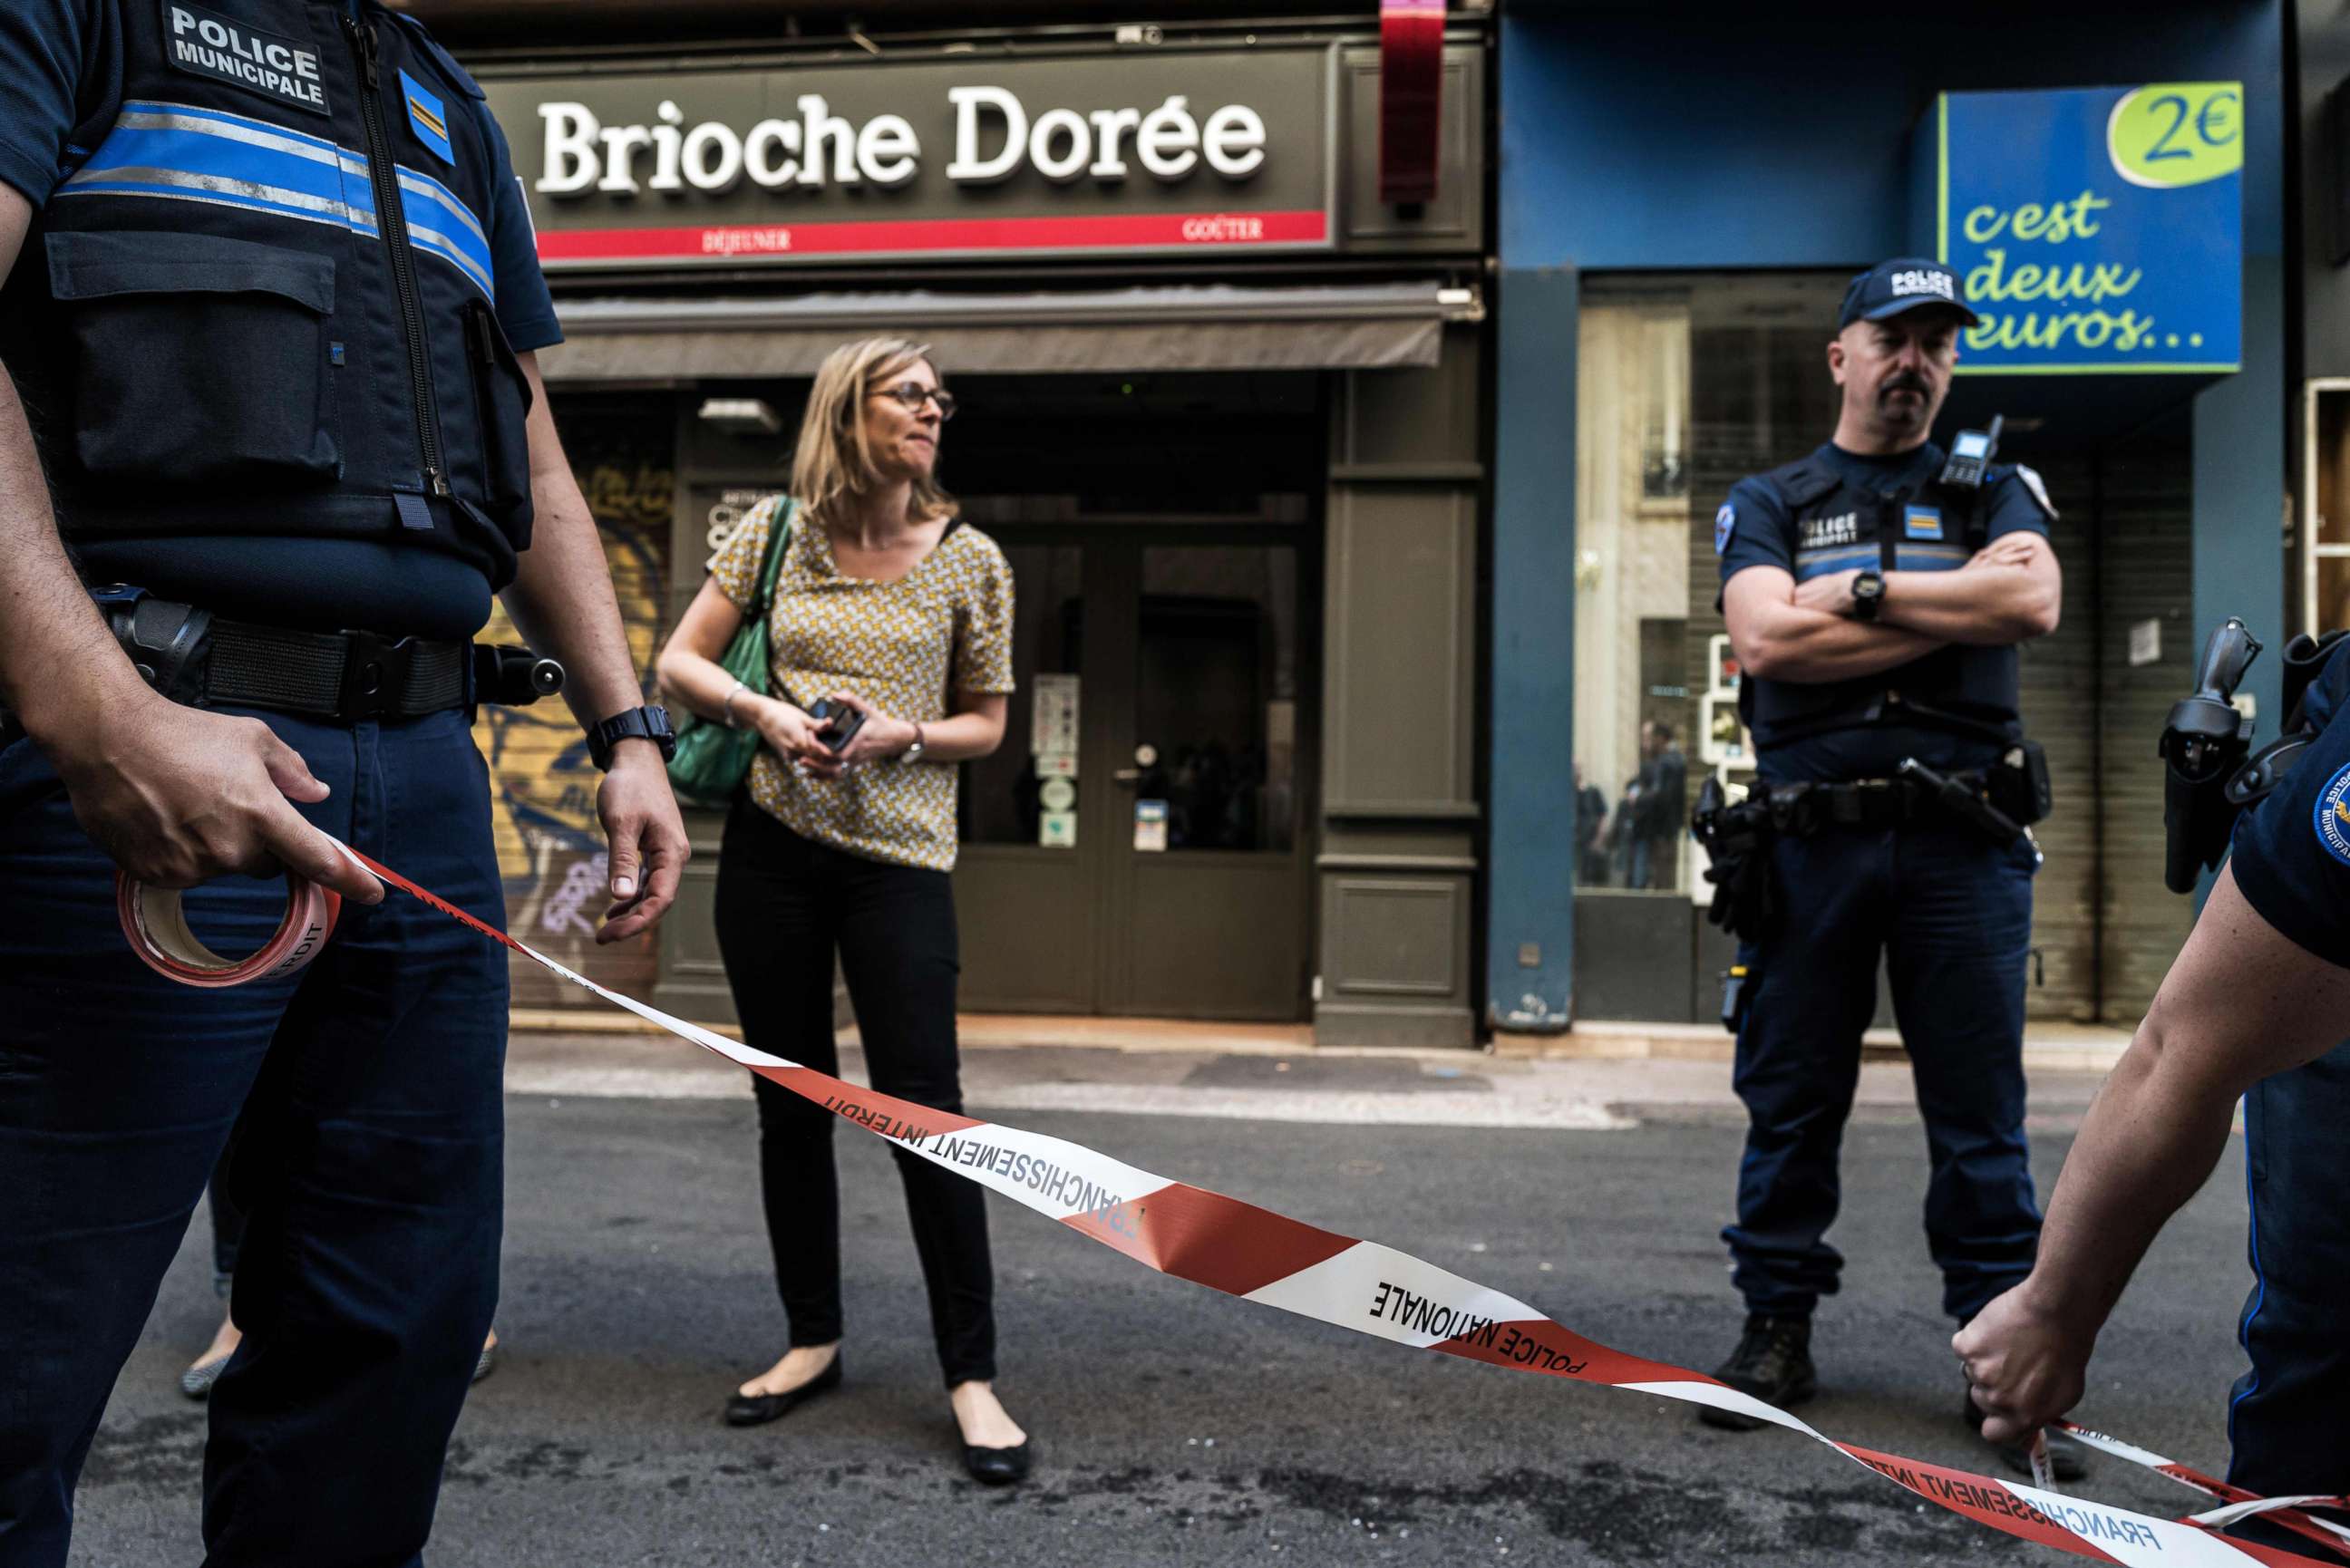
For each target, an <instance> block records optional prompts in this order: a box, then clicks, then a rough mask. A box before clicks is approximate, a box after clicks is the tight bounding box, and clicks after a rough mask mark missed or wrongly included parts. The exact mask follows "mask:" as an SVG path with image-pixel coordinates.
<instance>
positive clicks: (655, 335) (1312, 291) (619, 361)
mask: <svg viewBox="0 0 2350 1568" xmlns="http://www.w3.org/2000/svg"><path fill="white" fill-rule="evenodd" d="M556 314H557V315H558V316H559V317H561V319H562V322H563V331H564V337H565V341H564V342H563V343H562V344H560V345H559V346H557V347H555V348H546V349H542V350H541V351H540V353H539V364H540V368H541V369H542V370H543V371H544V373H545V374H546V379H548V380H549V381H559V382H573V383H577V382H595V381H685V380H702V379H727V378H746V379H758V378H769V377H793V376H812V375H814V374H815V373H816V366H817V365H818V363H820V362H821V361H822V360H823V358H824V357H825V356H826V355H827V354H828V353H830V352H831V351H832V350H833V349H834V348H837V347H838V346H839V345H840V344H842V343H844V342H846V341H847V340H849V339H851V338H855V337H869V336H872V335H875V334H887V335H889V336H892V337H912V338H915V339H917V340H918V341H920V342H924V343H928V344H930V345H931V349H932V352H933V353H935V354H936V355H937V356H938V358H939V362H940V363H941V365H942V366H944V367H945V368H946V369H947V370H948V371H949V372H950V373H951V374H957V375H974V374H986V373H990V372H993V373H999V374H1013V373H1035V372H1054V371H1111V372H1118V371H1129V370H1360V369H1402V368H1409V367H1427V366H1432V365H1434V364H1435V363H1436V362H1437V356H1438V353H1439V349H1440V340H1441V338H1442V336H1443V330H1444V327H1445V324H1446V323H1448V322H1454V321H1477V320H1481V319H1482V318H1483V315H1484V303H1483V300H1482V297H1481V296H1480V294H1479V291H1477V290H1476V289H1473V288H1450V287H1441V286H1438V285H1436V284H1433V283H1418V284H1360V285H1347V286H1328V287H1297V288H1235V287H1223V286H1201V287H1193V288H1125V289H1111V290H1104V291H1096V292H1087V293H1067V294H935V293H921V292H910V293H903V294H879V293H877V294H812V295H803V296H797V297H794V298H785V299H755V298H736V299H723V298H720V299H712V298H681V297H676V296H670V297H661V298H629V299H576V300H568V301H565V302H562V303H560V304H558V305H557V306H556Z"/></svg>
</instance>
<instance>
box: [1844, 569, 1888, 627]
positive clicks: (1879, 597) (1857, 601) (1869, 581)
mask: <svg viewBox="0 0 2350 1568" xmlns="http://www.w3.org/2000/svg"><path fill="white" fill-rule="evenodd" d="M1884 607H1885V574H1884V573H1883V572H1862V573H1860V574H1858V575H1857V576H1855V577H1854V578H1853V579H1852V618H1853V619H1855V620H1866V621H1874V620H1875V619H1876V618H1877V611H1878V610H1880V609H1883V608H1884Z"/></svg>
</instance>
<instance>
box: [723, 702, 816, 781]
mask: <svg viewBox="0 0 2350 1568" xmlns="http://www.w3.org/2000/svg"><path fill="white" fill-rule="evenodd" d="M734 709H735V711H737V712H743V711H745V710H748V713H747V716H748V717H749V719H750V721H751V726H752V728H754V729H755V730H757V731H758V732H759V738H760V739H761V740H762V741H764V742H766V743H767V747H768V749H769V750H771V751H773V752H774V753H775V755H777V756H779V757H781V758H783V759H784V761H785V763H789V764H791V765H792V766H793V767H795V768H799V769H803V770H805V771H806V772H807V773H809V774H814V775H815V776H816V777H817V778H820V779H837V778H838V777H839V776H840V774H841V764H840V759H839V758H837V757H836V756H834V755H833V754H832V748H830V747H829V746H827V745H826V744H825V743H824V742H822V741H820V740H818V739H816V730H817V725H816V721H815V720H814V719H811V718H809V717H808V716H807V715H806V713H804V712H802V711H800V710H799V709H797V708H795V707H794V706H792V705H791V704H790V703H789V702H783V701H777V700H776V699H775V698H773V697H761V698H757V699H753V698H749V697H737V698H736V699H734Z"/></svg>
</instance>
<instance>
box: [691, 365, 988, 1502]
mask: <svg viewBox="0 0 2350 1568" xmlns="http://www.w3.org/2000/svg"><path fill="white" fill-rule="evenodd" d="M954 407H955V404H954V395H953V394H952V393H951V392H949V391H948V390H947V389H945V388H944V387H943V386H942V385H941V383H940V380H939V373H938V370H937V368H936V367H935V366H933V365H932V364H931V360H930V358H929V356H928V351H927V350H926V349H924V348H920V347H918V346H916V345H914V344H911V343H907V342H902V341H899V340H897V339H894V338H871V339H868V340H866V341H864V342H860V343H852V344H849V345H847V346H845V347H843V348H837V349H835V350H834V351H833V353H832V354H831V355H830V356H829V357H828V358H826V360H825V362H824V364H823V366H822V367H821V368H820V369H818V370H817V372H816V384H815V386H814V388H813V389H811V390H810V392H809V395H808V403H807V411H806V415H805V417H804V418H803V420H802V421H801V424H800V435H799V443H798V446H797V449H796V450H795V453H794V456H793V460H792V481H791V485H792V487H791V495H792V498H793V499H794V500H795V501H796V502H797V503H798V505H797V508H796V510H795V511H787V509H786V508H785V507H784V505H783V504H782V502H783V498H782V497H780V496H778V497H773V498H770V500H769V501H767V502H766V503H764V504H762V505H760V506H759V507H758V508H757V509H755V510H754V512H753V513H752V514H750V516H749V517H747V518H746V519H745V520H744V522H743V525H742V526H741V527H740V528H738V529H737V530H736V531H735V533H734V534H733V535H731V536H730V537H729V538H728V540H727V542H726V544H725V545H724V546H723V547H722V548H721V549H720V551H719V553H718V555H717V556H716V558H715V559H714V560H713V561H712V564H711V576H710V580H709V581H707V582H705V583H704V584H703V585H702V592H701V594H700V595H699V596H698V597H696V598H695V599H694V601H693V604H692V606H691V607H690V608H689V609H688V610H687V611H686V614H685V618H684V619H683V620H682V621H681V623H680V624H679V626H678V628H677V632H676V635H675V636H674V637H673V638H672V639H671V641H670V645H669V647H668V649H666V650H665V651H664V652H663V654H662V655H661V658H660V678H661V684H662V686H663V688H664V689H665V690H666V691H668V692H669V693H670V694H671V697H672V698H673V699H674V700H675V701H681V702H683V703H684V704H685V705H686V706H687V707H688V708H691V710H692V711H695V712H696V713H699V714H701V715H702V716H703V717H705V718H708V719H712V720H715V721H717V722H723V723H732V724H740V725H748V726H751V727H753V728H754V729H756V730H757V731H758V732H759V735H760V738H761V739H762V741H764V745H763V746H762V747H761V748H760V752H759V754H758V757H757V759H756V760H755V761H754V763H753V764H752V768H751V774H750V778H749V780H748V782H747V784H745V786H744V788H743V791H742V793H741V794H738V795H737V796H736V798H735V801H734V805H733V812H732V814H731V815H729V817H728V819H727V823H726V829H725V836H724V838H723V841H722V843H721V845H720V848H719V856H718V885H717V925H718V945H719V950H720V954H721V956H722V957H723V960H724V961H725V966H726V975H727V981H728V983H729V985H730V986H731V987H732V988H733V994H734V1005H735V1010H736V1014H737V1016H738V1017H739V1018H740V1019H741V1021H742V1025H743V1038H744V1040H745V1041H747V1042H748V1043H749V1044H752V1045H753V1046H754V1047H756V1048H758V1049H760V1050H764V1051H767V1052H771V1053H773V1054H775V1055H779V1056H784V1057H788V1058H789V1059H791V1060H792V1061H795V1062H798V1063H802V1064H806V1065H808V1066H811V1067H815V1068H816V1069H818V1070H820V1071H822V1072H826V1073H836V1072H837V1070H838V1063H839V1057H838V1050H837V1044H836V1043H835V1040H834V1033H833V1021H832V1008H833V1002H832V981H833V963H834V956H835V954H836V953H837V955H838V958H839V963H840V969H841V972H842V973H843V974H844V975H845V976H846V977H847V981H848V993H849V999H850V1001H851V1002H853V1003H854V1005H855V1007H856V1010H857V1022H858V1031H859V1033H860V1036H861V1038H862V1041H863V1044H864V1048H865V1060H866V1067H867V1070H868V1073H869V1074H870V1075H871V1080H872V1084H873V1086H874V1087H875V1088H876V1089H879V1090H880V1091H881V1092H882V1093H884V1094H888V1095H893V1096H898V1097H899V1098H900V1099H906V1100H911V1101H913V1102H915V1103H916V1104H919V1105H923V1106H931V1107H934V1108H936V1109H939V1110H942V1111H948V1112H952V1113H957V1114H960V1113H961V1111H962V1083H961V1075H960V1064H959V1062H958V1060H957V1051H956V1041H955V982H956V976H957V973H958V971H959V970H960V967H961V963H960V959H959V957H958V951H957V937H956V930H955V909H954V895H953V891H952V888H951V885H950V882H949V873H950V872H951V870H952V869H953V867H954V862H955V845H956V835H955V801H956V790H957V769H956V766H955V764H956V763H961V762H963V761H965V760H967V759H971V758H975V757H983V756H987V755H989V754H990V753H993V752H994V751H995V749H996V748H997V747H998V746H999V745H1001V744H1002V743H1003V730H1004V717H1005V711H1006V708H1007V706H1008V702H1009V697H1010V693H1011V691H1012V690H1013V673H1012V604H1013V583H1012V567H1011V565H1010V563H1009V562H1007V561H1006V560H1005V559H1004V555H1003V551H1002V550H1001V549H1000V548H998V547H997V545H996V544H995V542H994V541H993V539H990V538H988V537H987V536H986V535H984V534H982V533H981V532H979V530H977V529H975V528H971V527H966V526H964V525H962V522H961V520H960V518H959V517H958V516H957V511H956V505H955V503H954V501H953V500H952V499H951V497H950V496H949V495H948V494H947V493H946V492H945V491H943V490H942V489H941V488H940V486H939V483H938V480H937V477H936V472H937V463H938V452H939V439H940V434H941V431H942V429H943V428H944V426H945V424H946V421H947V420H948V419H949V418H950V417H951V416H952V414H953V412H954ZM777 526H787V527H788V529H789V535H788V538H787V539H786V541H785V544H784V546H783V547H784V548H785V551H786V554H785V556H784V559H783V562H782V566H781V569H780V571H779V573H778V575H777V577H776V583H775V602H774V605H773V607H772V609H771V610H770V612H769V619H768V629H769V632H770V634H771V637H772V655H771V677H772V680H771V687H772V691H773V695H768V696H763V695H759V694H757V693H754V692H752V691H749V690H747V689H746V688H745V687H744V686H743V682H741V681H739V680H735V679H733V677H732V676H730V675H728V674H727V673H726V671H725V670H724V669H723V667H721V666H720V665H719V664H718V663H717V662H716V661H717V659H718V658H719V656H720V655H721V654H723V652H724V651H725V649H726V647H727V645H728V643H729V642H730V641H732V639H733V636H734V633H735V631H736V630H737V629H738V628H740V627H741V625H742V623H743V615H744V614H745V613H746V612H747V611H748V610H749V609H750V607H752V606H754V605H755V604H756V603H757V599H758V592H759V578H760V570H759V569H760V566H761V563H762V562H763V561H764V558H765V551H766V545H767V541H768V537H769V535H770V533H771V532H772V530H773V529H774V528H775V527H777ZM819 699H821V700H822V701H824V702H826V703H827V704H828V705H830V707H832V708H833V709H841V708H847V709H853V710H855V711H857V712H858V713H860V714H862V715H863V716H864V720H863V723H862V726H861V727H859V728H858V730H857V731H856V732H855V733H854V734H853V735H851V736H848V737H847V738H846V739H845V740H843V739H842V738H841V737H840V736H839V735H838V734H837V732H834V731H833V729H832V728H831V722H830V721H829V720H827V721H826V722H823V723H819V722H818V721H817V720H816V719H815V718H814V717H812V716H811V715H810V714H809V712H808V711H806V708H805V707H803V706H802V704H804V703H806V704H813V703H815V702H816V701H818V700H819ZM754 1087H755V1088H756V1090H757V1093H758V1103H759V1131H760V1138H759V1158H760V1174H761V1179H762V1186H763V1188H764V1196H765V1203H766V1215H767V1232H768V1237H769V1240H770V1241H772V1243H773V1245H774V1251H775V1282H776V1286H777V1288H778V1290H779V1292H780V1293H781V1294H782V1296H783V1302H784V1311H785V1319H786V1321H787V1324H788V1327H789V1333H790V1348H789V1349H788V1350H787V1351H786V1352H785V1355H783V1356H782V1358H781V1359H779V1360H777V1361H776V1362H775V1364H774V1365H773V1366H769V1367H768V1368H767V1369H766V1370H765V1371H764V1372H762V1373H760V1374H759V1375H758V1376H755V1377H753V1378H750V1379H749V1380H747V1381H745V1382H744V1383H743V1384H742V1385H741V1386H739V1387H738V1388H737V1389H736V1390H735V1392H734V1395H733V1397H732V1398H731V1399H730V1400H729V1401H728V1403H727V1407H726V1419H727V1421H728V1422H729V1423H730V1424H733V1425H735V1426H746V1427H747V1426H756V1425H760V1424H762V1423H764V1422H767V1421H772V1420H775V1418H777V1417H780V1416H783V1415H785V1413H787V1412H788V1411H790V1410H792V1409H793V1408H795V1407H797V1406H799V1405H801V1404H803V1403H805V1402H806V1401H807V1400H808V1399H811V1398H814V1397H816V1396H817V1395H820V1394H822V1393H824V1392H826V1391H827V1390H828V1389H832V1388H836V1387H837V1386H839V1385H840V1381H841V1357H840V1343H841V1336H842V1333H843V1330H844V1323H843V1318H842V1312H841V1293H840V1199H839V1189H838V1185H837V1174H836V1172H835V1170H834V1167H833V1155H832V1142H833V1128H834V1127H835V1126H836V1123H837V1118H836V1117H835V1116H832V1114H831V1113H829V1112H827V1111H826V1110H825V1109H824V1108H823V1107H821V1106H816V1105H814V1104H812V1103H810V1102H809V1101H806V1100H804V1099H802V1098H801V1097H799V1096H796V1095H794V1094H792V1093H791V1092H790V1091H788V1090H786V1089H784V1088H781V1087H779V1086H777V1085H774V1084H771V1083H769V1082H767V1081H766V1080H765V1079H764V1078H761V1079H756V1080H754ZM891 1152H892V1153H893V1154H894V1155H895V1156H896V1158H897V1161H898V1172H899V1178H900V1179H901V1180H902V1182H903V1183H904V1186H905V1189H906V1204H907V1208H908V1209H909V1210H910V1212H911V1214H912V1219H913V1230H914V1245H915V1250H916V1251H917V1252H918V1253H919V1254H920V1258H921V1263H922V1277H923V1280H924V1282H925V1283H926V1284H927V1286H928V1287H929V1293H930V1309H931V1333H932V1336H933V1338H934V1340H935V1342H936V1346H937V1350H938V1356H939V1362H940V1365H941V1368H942V1370H943V1371H944V1373H945V1377H946V1384H947V1390H948V1398H949V1402H950V1405H951V1408H952V1410H953V1415H954V1419H955V1423H956V1426H957V1428H958V1430H959V1432H960V1434H961V1437H962V1451H963V1463H964V1465H965V1467H966V1468H967V1469H969V1470H970V1472H971V1473H972V1475H973V1476H974V1477H976V1478H977V1479H978V1480H983V1481H988V1482H1007V1481H1016V1480H1020V1479H1021V1478H1022V1477H1023V1476H1024V1475H1026V1474H1027V1473H1028V1469H1029V1447H1028V1435H1027V1433H1026V1432H1025V1431H1024V1430H1023V1429H1022V1428H1021V1427H1020V1426H1019V1424H1018V1423H1017V1422H1015V1421H1014V1420H1013V1418H1012V1417H1011V1416H1010V1415H1009V1414H1008V1413H1007V1412H1006V1411H1005V1410H1004V1408H1003V1405H1002V1403H1001V1402H1000V1401H999V1400H998V1399H997V1398H996V1396H995V1391H994V1386H993V1384H994V1378H995V1306H994V1278H993V1262H991V1259H990V1256H989V1251H988V1241H987V1210H986V1207H985V1195H984V1194H983V1192H982V1191H981V1190H980V1189H979V1188H978V1187H977V1186H975V1185H974V1184H972V1182H970V1181H968V1180H966V1179H963V1178H962V1176H961V1175H959V1174H956V1173H954V1172H952V1171H949V1170H946V1169H942V1168H940V1167H938V1166H935V1165H931V1164H930V1163H928V1162H927V1161H924V1160H923V1159H921V1158H919V1157H918V1156H915V1155H913V1154H910V1153H909V1152H908V1151H907V1150H906V1149H904V1148H902V1147H893V1149H892V1151H891Z"/></svg>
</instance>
